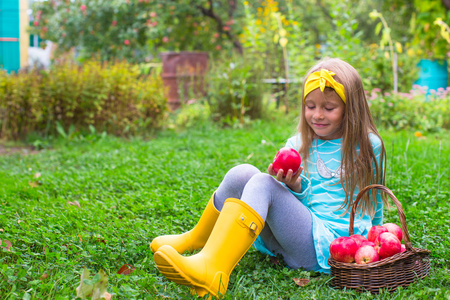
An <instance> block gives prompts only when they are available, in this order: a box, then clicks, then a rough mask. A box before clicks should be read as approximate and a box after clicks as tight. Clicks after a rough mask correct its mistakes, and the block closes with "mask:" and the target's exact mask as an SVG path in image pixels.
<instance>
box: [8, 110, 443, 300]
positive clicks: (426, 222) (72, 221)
mask: <svg viewBox="0 0 450 300" xmlns="http://www.w3.org/2000/svg"><path fill="white" fill-rule="evenodd" d="M295 126H296V121H295V117H287V118H281V119H280V120H276V121H275V120H272V121H264V122H254V123H253V124H252V125H250V126H248V127H245V128H234V129H233V128H227V129H219V128H217V127H215V126H213V125H210V124H206V125H199V126H197V127H196V128H195V129H190V130H185V131H181V132H176V131H170V130H166V131H162V132H160V133H158V134H156V135H155V137H154V138H151V139H143V138H132V139H122V138H115V137H111V136H104V135H101V134H95V133H92V134H89V135H85V136H75V137H73V138H69V137H66V138H62V137H61V138H59V139H56V140H52V141H51V142H50V145H51V147H48V148H45V149H44V150H42V151H40V152H38V153H35V154H30V155H23V154H20V153H17V154H12V155H2V156H0V178H1V180H0V195H1V198H0V239H2V240H8V241H10V242H11V244H12V248H11V251H10V252H8V251H6V250H5V249H3V250H2V251H0V261H1V270H0V272H1V275H0V299H74V298H75V297H76V290H75V289H76V287H77V286H78V285H79V283H80V275H81V272H82V270H83V267H87V268H88V269H89V270H91V272H92V273H97V272H98V271H99V270H101V269H102V270H104V271H105V272H106V274H107V275H108V277H109V283H108V288H107V290H108V292H109V293H111V294H113V295H114V296H113V299H164V298H170V299H196V297H194V296H191V295H190V294H189V289H188V288H187V287H184V286H179V285H176V284H173V283H170V282H168V281H167V280H166V279H165V278H164V277H163V276H162V275H161V274H160V273H159V272H158V270H157V269H156V267H155V264H154V262H153V256H152V253H151V252H150V250H149V247H148V245H149V243H150V241H151V240H152V238H153V237H155V236H157V235H161V234H169V233H180V232H183V231H186V230H188V229H190V228H191V227H192V226H193V225H194V224H195V222H196V221H197V220H198V218H199V217H200V214H201V212H202V209H203V207H204V205H205V204H206V202H207V201H208V199H209V198H210V196H211V194H212V193H213V191H214V189H215V188H216V187H217V185H218V184H219V183H220V181H221V179H222V177H223V175H224V174H225V173H226V171H227V170H228V169H229V168H231V167H233V166H235V165H237V164H241V163H251V164H254V165H255V166H257V167H258V168H259V169H260V170H262V171H264V170H265V169H266V168H267V165H268V163H269V162H270V161H271V160H272V158H273V156H274V154H275V153H276V151H277V149H278V148H280V147H281V146H283V145H284V142H285V140H286V139H287V138H288V137H289V136H291V135H292V134H293V133H295ZM381 134H382V137H383V138H384V141H385V144H386V149H387V152H388V168H387V183H386V185H387V186H388V187H389V188H390V189H391V190H392V191H393V192H394V194H395V195H396V196H397V198H398V199H399V200H400V201H401V202H402V204H403V208H404V211H405V214H406V220H407V224H408V230H409V233H410V236H411V241H412V243H413V246H414V247H420V248H427V249H430V250H432V253H431V261H432V269H431V272H430V274H429V276H428V277H427V278H425V279H424V280H421V281H420V282H418V283H415V284H412V285H411V286H410V287H408V288H407V289H399V290H397V291H396V292H393V293H392V294H389V293H388V292H386V291H384V292H382V293H381V294H380V295H377V296H374V295H371V294H359V293H357V292H354V291H341V290H337V289H334V288H332V287H331V286H330V279H331V278H330V276H328V275H321V274H319V273H314V272H308V271H304V270H291V269H288V268H285V267H284V266H283V264H282V263H281V264H279V265H276V264H273V263H272V262H271V260H270V259H269V258H268V257H267V256H265V255H262V254H260V253H258V252H256V251H255V250H253V249H251V250H250V251H249V252H248V253H247V255H246V256H244V258H243V259H242V260H241V262H240V263H239V265H238V266H237V267H236V269H235V270H234V272H233V273H232V275H231V278H230V286H229V290H228V293H227V294H226V297H225V299H277V298H278V299H405V298H409V299H450V275H449V274H450V250H449V248H450V238H449V235H450V221H449V215H450V213H449V205H448V199H449V198H450V191H449V176H450V172H449V171H450V168H449V163H450V162H449V158H450V147H449V146H450V141H449V140H448V138H445V137H446V136H447V137H448V132H443V133H439V134H433V135H431V134H430V135H427V136H426V137H420V138H418V137H416V136H415V135H414V133H413V132H399V133H396V132H387V131H382V132H381ZM388 221H389V222H395V223H399V219H398V215H397V211H396V209H395V207H393V208H392V209H391V210H390V211H388V210H387V209H386V212H385V222H388ZM2 246H4V244H3V245H2ZM124 264H129V265H131V266H133V267H134V268H136V270H135V271H134V272H133V273H131V274H130V275H121V274H117V272H118V270H119V269H120V267H121V266H122V265H124ZM293 278H308V279H311V282H310V283H309V284H308V285H307V286H305V287H299V286H297V285H296V284H295V282H294V281H293Z"/></svg>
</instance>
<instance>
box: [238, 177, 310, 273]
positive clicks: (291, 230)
mask: <svg viewBox="0 0 450 300" xmlns="http://www.w3.org/2000/svg"><path fill="white" fill-rule="evenodd" d="M241 200H242V201H244V202H246V203H247V204H248V205H250V206H251V207H252V208H253V209H254V210H255V211H256V212H257V213H258V214H259V215H260V216H261V217H262V218H263V219H264V220H265V222H266V225H265V227H264V229H263V231H262V232H261V234H260V236H261V238H262V240H263V241H264V243H265V245H266V247H267V248H268V249H269V250H270V251H272V253H275V254H281V255H282V256H283V259H284V260H285V262H286V263H287V265H288V266H289V267H291V268H294V269H297V268H299V267H304V268H306V269H310V270H314V269H316V268H317V267H318V263H317V258H316V252H315V249H314V241H313V237H312V217H311V213H310V212H309V210H308V209H307V208H306V207H305V205H303V204H302V203H301V202H300V201H299V200H298V199H297V198H296V197H295V196H294V195H293V194H291V193H290V192H289V191H288V190H287V189H286V188H285V187H284V186H282V185H281V184H280V183H279V182H278V181H277V180H276V179H275V178H273V177H272V176H270V175H269V174H263V173H260V174H256V175H254V176H252V178H251V179H250V180H249V181H248V182H247V184H246V185H245V188H244V191H243V193H242V197H241Z"/></svg>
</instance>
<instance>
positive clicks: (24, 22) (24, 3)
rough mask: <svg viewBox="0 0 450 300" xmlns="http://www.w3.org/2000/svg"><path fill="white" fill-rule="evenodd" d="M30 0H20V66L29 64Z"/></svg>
mask: <svg viewBox="0 0 450 300" xmlns="http://www.w3.org/2000/svg"><path fill="white" fill-rule="evenodd" d="M27 10H28V0H20V1H19V31H20V32H19V34H20V39H19V42H20V67H21V68H23V67H26V66H27V65H28V48H29V47H30V35H29V33H28V32H27V30H28V27H29V26H30V25H29V24H30V22H29V20H28V13H27Z"/></svg>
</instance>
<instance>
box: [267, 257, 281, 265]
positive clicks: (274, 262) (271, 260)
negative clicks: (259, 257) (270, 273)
mask: <svg viewBox="0 0 450 300" xmlns="http://www.w3.org/2000/svg"><path fill="white" fill-rule="evenodd" d="M269 260H270V263H272V264H274V265H279V264H280V259H279V258H278V257H275V256H270V257H269Z"/></svg>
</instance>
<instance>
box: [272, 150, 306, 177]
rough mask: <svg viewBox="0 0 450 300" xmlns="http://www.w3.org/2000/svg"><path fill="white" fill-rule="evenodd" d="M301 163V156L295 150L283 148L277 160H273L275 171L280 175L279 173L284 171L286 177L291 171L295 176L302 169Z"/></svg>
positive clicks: (276, 156)
mask: <svg viewBox="0 0 450 300" xmlns="http://www.w3.org/2000/svg"><path fill="white" fill-rule="evenodd" d="M301 162H302V159H301V157H300V154H299V153H298V152H297V151H296V150H295V149H292V148H289V147H283V148H281V149H280V150H279V151H278V152H277V155H275V158H274V159H273V162H272V166H273V171H274V172H275V173H278V171H279V170H280V169H282V170H283V171H284V175H286V173H287V172H288V171H289V169H291V170H292V172H294V174H295V173H297V171H298V169H299V168H300V164H301Z"/></svg>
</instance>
